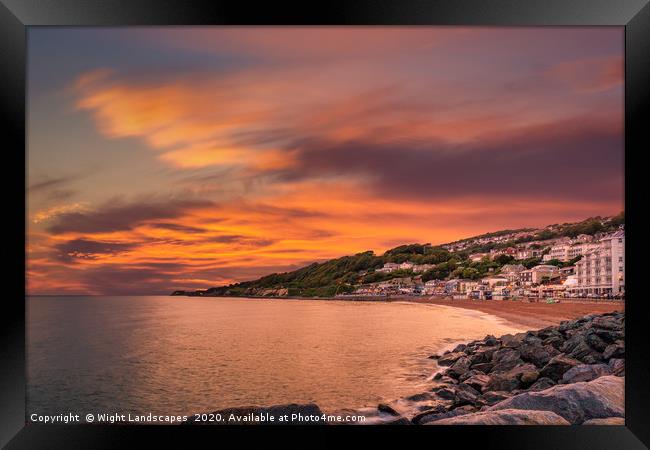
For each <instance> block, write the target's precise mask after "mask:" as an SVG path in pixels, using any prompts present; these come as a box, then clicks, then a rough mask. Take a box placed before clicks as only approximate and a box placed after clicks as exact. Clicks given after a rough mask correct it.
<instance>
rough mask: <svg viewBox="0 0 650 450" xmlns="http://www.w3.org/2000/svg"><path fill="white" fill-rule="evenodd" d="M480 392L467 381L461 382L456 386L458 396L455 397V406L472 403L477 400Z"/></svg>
mask: <svg viewBox="0 0 650 450" xmlns="http://www.w3.org/2000/svg"><path fill="white" fill-rule="evenodd" d="M479 395H480V394H479V392H478V391H477V390H476V389H474V388H473V387H471V386H468V385H467V384H465V383H461V384H459V385H458V387H457V388H456V397H455V398H454V406H461V405H472V404H474V403H475V402H476V400H477V399H478V396H479Z"/></svg>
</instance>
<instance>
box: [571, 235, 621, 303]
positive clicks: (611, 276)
mask: <svg viewBox="0 0 650 450" xmlns="http://www.w3.org/2000/svg"><path fill="white" fill-rule="evenodd" d="M576 274H577V276H578V286H577V290H578V291H579V293H580V294H584V295H603V294H609V295H624V294H625V232H624V231H617V232H615V233H613V234H611V235H609V236H606V237H604V238H602V239H600V240H599V241H598V243H597V244H595V245H594V246H593V248H591V249H590V250H589V251H587V252H586V253H585V254H584V255H583V257H582V259H580V261H578V262H577V263H576Z"/></svg>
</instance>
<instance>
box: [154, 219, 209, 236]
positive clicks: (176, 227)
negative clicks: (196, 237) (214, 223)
mask: <svg viewBox="0 0 650 450" xmlns="http://www.w3.org/2000/svg"><path fill="white" fill-rule="evenodd" d="M149 226H150V227H153V228H159V229H162V230H170V231H180V232H182V233H188V234H202V233H206V232H207V231H208V230H206V229H204V228H199V227H192V226H189V225H180V224H177V223H165V222H160V223H150V224H149Z"/></svg>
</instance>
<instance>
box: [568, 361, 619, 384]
mask: <svg viewBox="0 0 650 450" xmlns="http://www.w3.org/2000/svg"><path fill="white" fill-rule="evenodd" d="M611 373H612V369H611V367H609V366H608V365H607V364H581V365H579V366H575V367H572V368H571V369H569V370H567V371H566V372H564V375H562V379H561V380H560V383H562V384H569V383H576V382H578V381H591V380H595V379H596V378H598V377H602V376H603V375H609V374H611Z"/></svg>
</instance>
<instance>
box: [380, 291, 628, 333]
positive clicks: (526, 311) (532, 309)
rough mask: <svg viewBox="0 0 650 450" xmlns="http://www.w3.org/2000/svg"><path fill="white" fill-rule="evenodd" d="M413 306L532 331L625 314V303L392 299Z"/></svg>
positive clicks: (432, 298)
mask: <svg viewBox="0 0 650 450" xmlns="http://www.w3.org/2000/svg"><path fill="white" fill-rule="evenodd" d="M391 300H399V301H408V302H413V303H428V304H433V305H444V306H452V307H454V308H463V309H472V310H475V311H481V312H484V313H487V314H492V315H494V316H497V317H500V318H501V319H504V320H506V321H508V322H512V323H513V324H516V325H519V326H524V327H528V328H530V329H537V328H544V327H548V326H552V325H558V324H559V323H560V322H561V321H563V320H573V319H577V318H579V317H582V316H585V315H587V314H602V313H607V312H613V311H620V312H624V311H625V304H624V302H611V301H610V302H595V301H575V300H562V301H561V302H560V303H546V302H545V301H544V300H543V299H540V301H539V302H535V303H531V302H528V301H521V300H518V301H512V300H507V301H504V300H470V299H460V300H451V299H449V298H436V297H427V298H417V297H406V298H399V299H391Z"/></svg>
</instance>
